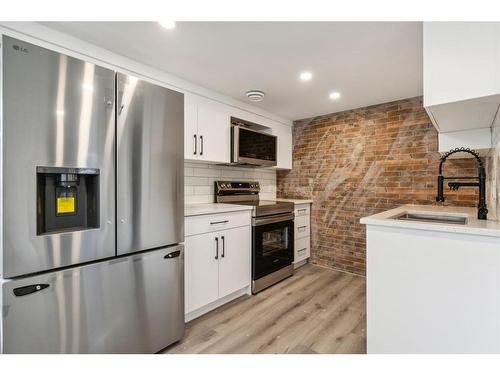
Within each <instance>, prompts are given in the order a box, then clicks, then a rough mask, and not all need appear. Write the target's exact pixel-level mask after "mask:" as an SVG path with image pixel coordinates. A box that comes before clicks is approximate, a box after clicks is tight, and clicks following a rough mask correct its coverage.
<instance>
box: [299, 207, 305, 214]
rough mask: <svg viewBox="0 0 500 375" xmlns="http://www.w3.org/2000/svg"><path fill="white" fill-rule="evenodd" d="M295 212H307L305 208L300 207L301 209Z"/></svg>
mask: <svg viewBox="0 0 500 375" xmlns="http://www.w3.org/2000/svg"><path fill="white" fill-rule="evenodd" d="M297 212H298V213H299V214H300V213H302V212H307V208H302V209H300V210H297Z"/></svg>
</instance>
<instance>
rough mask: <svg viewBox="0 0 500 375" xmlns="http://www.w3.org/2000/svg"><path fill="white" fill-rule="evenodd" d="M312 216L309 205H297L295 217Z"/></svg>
mask: <svg viewBox="0 0 500 375" xmlns="http://www.w3.org/2000/svg"><path fill="white" fill-rule="evenodd" d="M310 214H311V205H310V204H309V203H304V204H296V205H295V216H302V215H310Z"/></svg>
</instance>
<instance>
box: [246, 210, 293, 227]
mask: <svg viewBox="0 0 500 375" xmlns="http://www.w3.org/2000/svg"><path fill="white" fill-rule="evenodd" d="M293 218H294V215H293V213H287V214H280V215H272V216H264V217H256V218H254V219H253V222H252V224H253V225H254V226H256V227H258V226H259V225H266V224H272V223H279V222H282V221H289V220H293Z"/></svg>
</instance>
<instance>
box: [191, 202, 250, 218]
mask: <svg viewBox="0 0 500 375" xmlns="http://www.w3.org/2000/svg"><path fill="white" fill-rule="evenodd" d="M197 206H199V207H197ZM251 210H252V207H251V206H244V205H236V204H225V203H200V204H199V205H198V204H191V205H186V206H185V207H184V217H191V216H200V215H214V214H222V213H226V212H238V211H251Z"/></svg>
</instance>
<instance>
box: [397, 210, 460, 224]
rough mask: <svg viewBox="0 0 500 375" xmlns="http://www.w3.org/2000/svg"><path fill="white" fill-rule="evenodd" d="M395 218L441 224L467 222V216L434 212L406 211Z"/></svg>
mask: <svg viewBox="0 0 500 375" xmlns="http://www.w3.org/2000/svg"><path fill="white" fill-rule="evenodd" d="M393 219H395V220H406V221H420V222H425V223H439V224H459V225H465V224H467V217H466V216H454V215H438V214H432V213H411V212H404V213H402V214H399V215H397V216H394V217H393Z"/></svg>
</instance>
